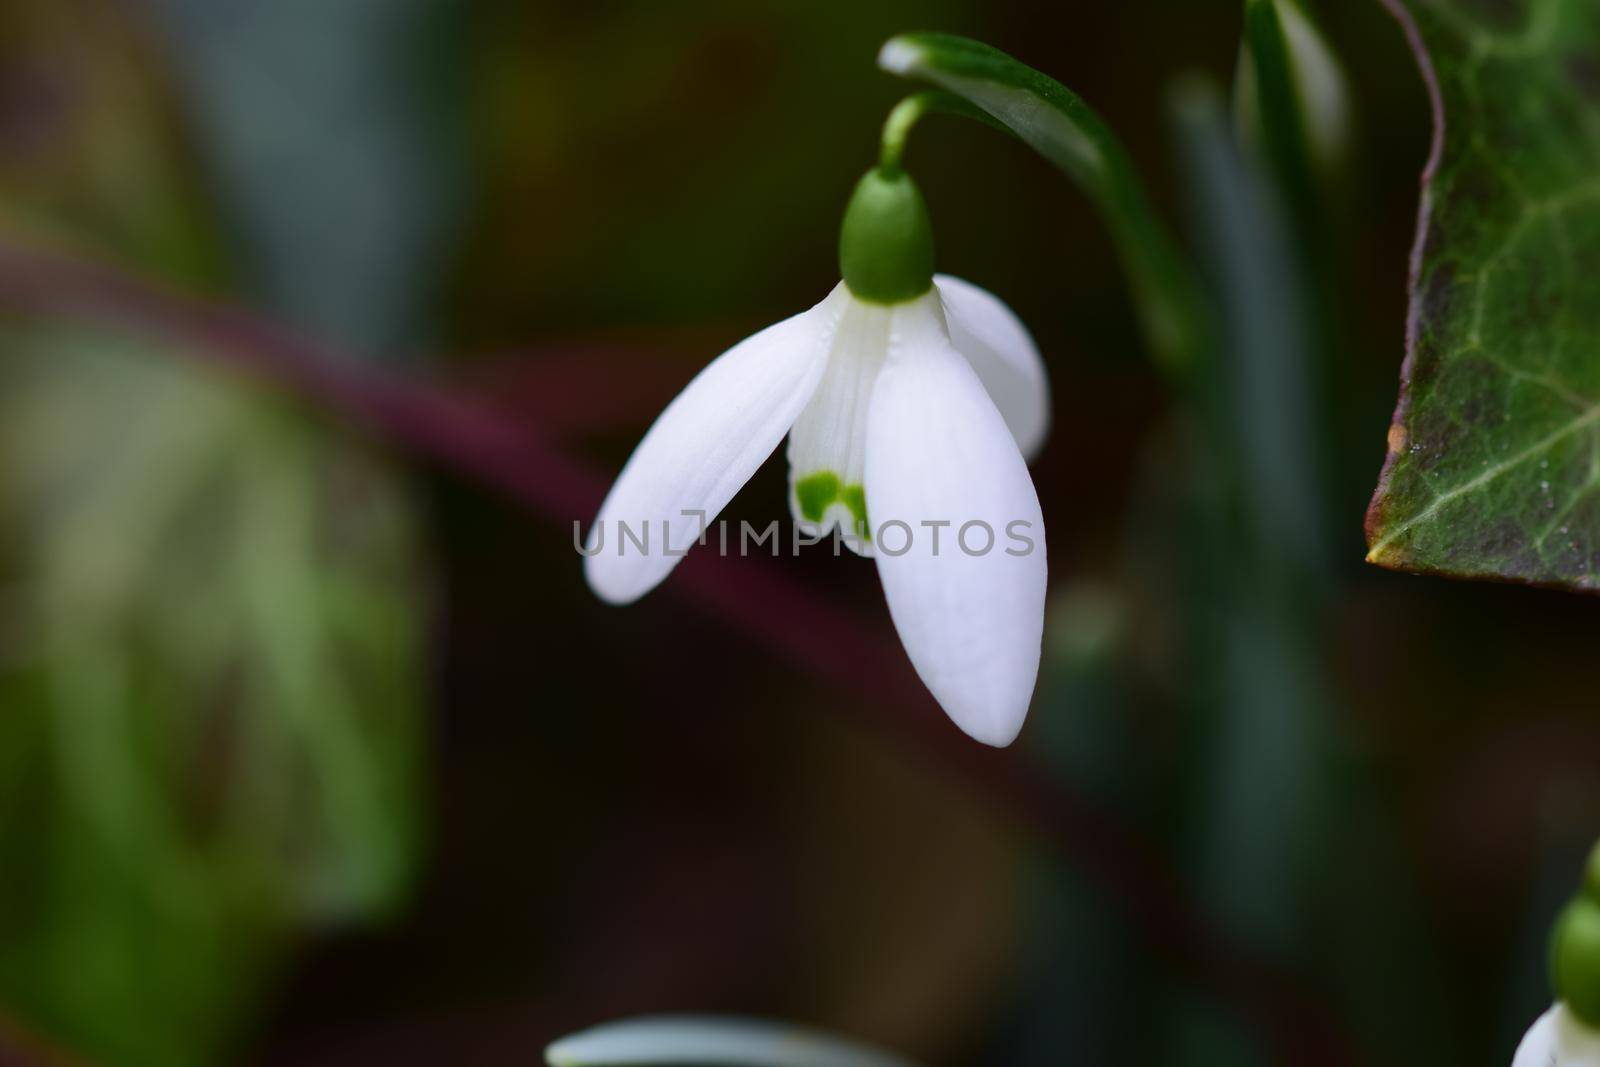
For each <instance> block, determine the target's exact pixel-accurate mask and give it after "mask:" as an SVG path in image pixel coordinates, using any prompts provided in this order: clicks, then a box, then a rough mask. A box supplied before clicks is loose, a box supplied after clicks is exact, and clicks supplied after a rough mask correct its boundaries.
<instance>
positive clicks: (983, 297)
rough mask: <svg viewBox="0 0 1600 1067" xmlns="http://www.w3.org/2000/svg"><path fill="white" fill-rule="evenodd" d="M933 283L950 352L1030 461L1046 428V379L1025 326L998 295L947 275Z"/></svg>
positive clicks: (1047, 427) (1048, 422)
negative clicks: (972, 374)
mask: <svg viewBox="0 0 1600 1067" xmlns="http://www.w3.org/2000/svg"><path fill="white" fill-rule="evenodd" d="M933 281H934V284H935V285H937V286H938V287H939V295H940V296H941V297H943V298H944V313H945V319H946V321H947V322H948V323H949V326H950V340H951V341H952V342H954V344H955V346H956V351H957V352H960V353H961V354H962V355H963V356H966V357H967V362H969V363H971V364H972V369H973V370H975V371H977V373H978V380H979V381H981V382H982V383H983V387H984V389H986V390H988V393H989V399H991V400H993V401H994V404H995V407H997V408H999V409H1000V414H1001V415H1003V416H1005V420H1006V425H1007V426H1009V427H1010V428H1011V435H1012V436H1013V437H1015V438H1016V440H1017V447H1018V448H1019V449H1021V450H1022V454H1023V456H1024V457H1025V458H1027V459H1030V460H1031V459H1033V457H1034V456H1036V455H1038V454H1039V449H1040V447H1041V446H1043V445H1044V439H1045V437H1046V436H1047V435H1048V434H1049V432H1050V379H1049V377H1048V376H1047V375H1046V373H1045V369H1044V360H1042V359H1040V358H1039V349H1038V346H1036V345H1035V344H1034V343H1033V337H1032V336H1031V335H1030V334H1029V333H1028V328H1027V327H1026V326H1024V325H1023V324H1022V320H1021V319H1019V318H1017V316H1016V314H1015V313H1014V312H1013V311H1012V310H1011V309H1010V308H1008V307H1006V305H1005V304H1004V302H1002V301H1001V300H1000V298H999V297H997V296H995V295H993V294H992V293H990V292H988V291H987V290H984V289H980V288H978V287H977V286H976V285H973V284H972V283H971V282H968V281H962V280H961V279H960V278H953V277H951V276H950V275H948V274H939V275H936V276H935V277H934V279H933Z"/></svg>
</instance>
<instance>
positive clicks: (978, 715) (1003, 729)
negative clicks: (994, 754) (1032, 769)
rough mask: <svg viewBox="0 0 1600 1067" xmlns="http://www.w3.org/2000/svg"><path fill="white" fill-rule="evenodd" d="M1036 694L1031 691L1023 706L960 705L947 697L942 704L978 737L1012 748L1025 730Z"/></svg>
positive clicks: (952, 718) (968, 732)
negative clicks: (950, 702) (947, 701)
mask: <svg viewBox="0 0 1600 1067" xmlns="http://www.w3.org/2000/svg"><path fill="white" fill-rule="evenodd" d="M1032 696H1033V694H1032V692H1031V691H1030V692H1029V694H1028V699H1025V700H1023V701H1020V705H1021V706H1020V707H1007V708H998V709H997V708H995V707H993V706H983V707H970V706H969V707H960V706H956V705H954V704H946V703H944V702H943V701H940V706H941V707H943V708H944V713H945V714H946V715H948V716H950V721H951V722H953V723H955V724H956V725H957V726H959V727H960V728H961V732H962V733H964V734H966V735H967V736H968V737H970V738H972V739H973V740H974V741H977V742H979V743H980V744H985V745H988V746H989V747H990V748H1009V747H1011V743H1012V742H1013V741H1015V740H1016V739H1017V737H1018V735H1020V734H1021V733H1022V725H1023V723H1025V722H1027V720H1028V705H1029V703H1031V702H1032Z"/></svg>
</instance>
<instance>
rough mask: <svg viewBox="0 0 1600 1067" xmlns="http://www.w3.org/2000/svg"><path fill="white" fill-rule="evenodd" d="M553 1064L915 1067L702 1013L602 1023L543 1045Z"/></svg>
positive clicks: (838, 1041)
mask: <svg viewBox="0 0 1600 1067" xmlns="http://www.w3.org/2000/svg"><path fill="white" fill-rule="evenodd" d="M544 1055H545V1062H546V1063H549V1064H550V1065H551V1067H568V1065H571V1067H643V1065H646V1064H694V1065H696V1067H710V1065H712V1064H727V1065H732V1067H910V1064H909V1063H908V1062H907V1061H906V1060H902V1059H901V1058H899V1057H898V1056H894V1055H891V1054H890V1053H887V1052H883V1051H880V1050H878V1049H875V1048H871V1047H869V1046H866V1045H861V1044H857V1043H856V1042H853V1041H846V1040H844V1039H842V1038H837V1037H833V1036H832V1035H829V1034H824V1033H821V1032H818V1031H816V1030H810V1029H807V1028H805V1027H800V1026H793V1025H790V1024H788V1023H772V1022H766V1021H764V1020H760V1019H739V1018H728V1017H721V1016H703V1015H650V1016H641V1017H639V1018H634V1019H625V1020H622V1021H619V1022H614V1023H605V1024H603V1025H600V1026H596V1027H594V1028H592V1029H589V1030H583V1031H581V1032H579V1033H576V1034H572V1035H571V1036H569V1037H564V1038H562V1039H561V1040H560V1041H557V1042H556V1043H555V1044H553V1045H551V1046H550V1047H549V1048H547V1049H545V1054H544Z"/></svg>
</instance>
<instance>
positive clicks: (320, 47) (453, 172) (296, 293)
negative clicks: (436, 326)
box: [150, 0, 465, 355]
mask: <svg viewBox="0 0 1600 1067" xmlns="http://www.w3.org/2000/svg"><path fill="white" fill-rule="evenodd" d="M448 7H449V5H446V4H443V3H441V2H440V0H274V2H273V3H270V4H262V3H256V2H254V0H157V2H156V3H154V4H152V5H150V8H151V10H152V11H153V12H154V15H155V17H154V18H153V20H152V21H153V22H154V23H155V24H156V26H157V27H158V28H159V29H162V30H165V31H166V39H167V42H168V45H169V48H170V51H171V54H172V56H173V59H174V60H175V61H176V65H177V68H178V73H179V75H180V78H181V80H182V83H183V85H184V88H185V89H186V90H187V92H186V102H187V103H188V105H189V108H190V116H189V117H190V119H191V120H192V122H193V124H194V128H195V131H196V133H197V135H198V141H199V143H200V146H201V148H202V151H203V153H204V155H205V156H206V159H207V162H208V163H209V164H210V165H211V167H212V169H213V171H214V172H215V175H216V178H217V179H218V180H217V192H218V196H219V199H220V202H221V206H222V207H223V209H224V210H225V212H226V213H227V215H228V216H229V218H230V221H231V222H233V224H234V228H235V230H236V231H237V233H238V235H239V236H240V237H241V238H242V246H243V247H242V249H241V250H242V252H243V253H244V254H243V256H242V257H241V261H242V262H241V265H242V267H243V268H244V270H245V272H246V274H247V277H248V279H249V281H250V282H251V283H252V285H251V287H252V288H253V289H254V290H255V291H256V293H257V294H258V296H259V297H260V298H261V300H262V301H263V302H264V303H266V304H267V305H269V306H270V307H272V308H273V309H274V310H275V311H277V312H278V313H279V314H280V315H281V316H282V317H284V318H286V319H288V320H289V321H291V322H293V323H294V324H295V325H296V326H298V327H300V328H302V329H304V330H306V331H307V332H309V333H311V334H313V335H315V336H318V337H321V338H324V339H326V340H329V341H335V342H338V343H339V344H340V345H342V346H345V347H348V348H351V349H354V350H356V351H358V352H360V353H362V354H366V355H375V354H380V353H382V354H396V353H395V352H394V350H395V349H397V348H399V347H401V346H404V345H410V344H414V343H415V341H416V337H415V332H416V330H417V328H418V327H419V326H421V327H425V326H426V324H427V323H428V321H429V318H430V312H431V311H432V310H433V305H434V301H435V299H436V297H437V283H438V280H439V277H440V274H441V270H440V268H441V265H442V264H443V263H445V262H446V257H445V256H444V255H443V253H444V251H445V247H446V243H447V242H448V241H450V240H452V239H453V236H454V235H453V233H452V230H453V229H454V226H455V223H456V221H457V216H458V212H457V210H456V209H457V206H458V205H457V201H458V195H457V194H458V191H459V190H458V187H459V184H460V179H461V177H462V174H461V170H462V165H463V160H464V159H465V153H464V152H463V151H462V145H461V143H459V137H458V134H457V131H456V129H455V127H456V125H457V124H458V123H459V121H460V116H461V113H462V111H461V107H460V101H459V100H456V99H454V94H455V90H456V88H457V84H456V83H457V82H459V81H460V76H459V73H458V72H457V71H456V70H455V69H454V64H455V63H456V61H457V60H458V59H459V49H457V48H454V47H452V43H453V39H454V38H453V35H459V32H460V31H459V29H458V28H456V25H457V24H456V23H454V22H453V21H449V20H446V19H444V18H441V17H440V16H441V15H442V14H447V13H448Z"/></svg>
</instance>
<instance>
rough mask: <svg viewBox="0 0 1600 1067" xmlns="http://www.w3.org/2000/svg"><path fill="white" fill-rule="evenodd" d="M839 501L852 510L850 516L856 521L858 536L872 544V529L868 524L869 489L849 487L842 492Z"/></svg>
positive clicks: (859, 486)
mask: <svg viewBox="0 0 1600 1067" xmlns="http://www.w3.org/2000/svg"><path fill="white" fill-rule="evenodd" d="M839 499H840V500H842V501H844V506H845V507H847V508H849V509H850V514H851V515H854V516H855V519H856V536H857V537H860V538H862V539H863V540H866V541H868V542H870V541H871V540H872V527H871V526H870V525H869V524H868V523H867V489H866V486H863V485H847V486H845V487H844V490H843V491H842V492H840V494H839Z"/></svg>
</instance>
